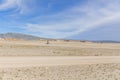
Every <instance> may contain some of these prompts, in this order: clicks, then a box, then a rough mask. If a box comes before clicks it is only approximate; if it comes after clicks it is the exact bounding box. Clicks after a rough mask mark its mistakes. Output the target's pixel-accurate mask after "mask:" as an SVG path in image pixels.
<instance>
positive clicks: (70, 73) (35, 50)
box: [0, 40, 120, 80]
mask: <svg viewBox="0 0 120 80" xmlns="http://www.w3.org/2000/svg"><path fill="white" fill-rule="evenodd" d="M119 56H120V44H116V43H92V42H79V41H77V42H75V41H70V42H68V41H50V44H46V41H23V40H14V41H13V40H0V80H120V57H119Z"/></svg>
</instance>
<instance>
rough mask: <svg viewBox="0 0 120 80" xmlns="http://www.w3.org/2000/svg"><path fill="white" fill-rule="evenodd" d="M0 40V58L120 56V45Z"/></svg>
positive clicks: (62, 41)
mask: <svg viewBox="0 0 120 80" xmlns="http://www.w3.org/2000/svg"><path fill="white" fill-rule="evenodd" d="M46 42H47V41H46V40H37V41H25V40H0V56H119V55H120V44H119V43H93V42H80V41H64V40H58V41H54V40H53V41H49V44H46Z"/></svg>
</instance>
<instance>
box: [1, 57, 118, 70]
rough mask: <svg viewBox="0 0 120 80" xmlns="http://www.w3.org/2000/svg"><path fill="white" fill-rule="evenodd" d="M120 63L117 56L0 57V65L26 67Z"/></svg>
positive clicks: (4, 66) (3, 66)
mask: <svg viewBox="0 0 120 80" xmlns="http://www.w3.org/2000/svg"><path fill="white" fill-rule="evenodd" d="M100 63H120V57H119V56H106V57H103V56H102V57H95V56H90V57H74V56H73V57H52V56H49V57H0V67H2V68H6V67H7V68H8V67H27V66H32V67H33V66H53V65H78V64H100Z"/></svg>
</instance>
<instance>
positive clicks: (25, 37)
mask: <svg viewBox="0 0 120 80" xmlns="http://www.w3.org/2000/svg"><path fill="white" fill-rule="evenodd" d="M0 38H3V39H7V38H15V39H23V40H39V39H45V38H40V37H37V36H33V35H27V34H21V33H5V34H0Z"/></svg>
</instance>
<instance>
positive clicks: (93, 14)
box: [26, 0, 120, 38]
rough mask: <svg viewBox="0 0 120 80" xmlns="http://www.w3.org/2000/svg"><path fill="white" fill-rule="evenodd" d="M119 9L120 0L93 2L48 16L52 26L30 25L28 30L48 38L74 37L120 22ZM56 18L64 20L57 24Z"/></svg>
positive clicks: (27, 27)
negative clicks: (51, 20) (116, 21)
mask: <svg viewBox="0 0 120 80" xmlns="http://www.w3.org/2000/svg"><path fill="white" fill-rule="evenodd" d="M119 8H120V0H91V1H89V2H87V3H85V4H84V5H77V6H75V7H73V8H72V9H69V10H66V11H64V12H61V13H58V14H56V15H52V16H51V15H49V16H47V17H49V18H52V19H53V23H51V24H44V25H43V24H39V23H38V24H30V23H28V24H27V25H26V29H27V30H28V31H32V32H40V33H42V34H41V36H42V35H43V36H44V35H46V37H54V38H64V37H68V36H73V35H76V34H79V33H82V32H84V31H87V30H90V29H93V28H97V27H100V26H101V25H104V24H109V23H111V22H112V21H114V20H120V9H119ZM43 18H44V17H43ZM56 18H57V19H58V20H59V19H62V21H61V22H60V21H58V22H57V21H55V19H56ZM40 19H41V17H40ZM37 20H39V18H37ZM54 21H55V22H54ZM46 23H47V22H46Z"/></svg>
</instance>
